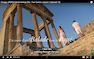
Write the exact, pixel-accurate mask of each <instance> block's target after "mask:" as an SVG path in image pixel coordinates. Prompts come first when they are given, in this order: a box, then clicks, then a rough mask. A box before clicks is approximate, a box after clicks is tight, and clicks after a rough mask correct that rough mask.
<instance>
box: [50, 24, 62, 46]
mask: <svg viewBox="0 0 94 59" xmlns="http://www.w3.org/2000/svg"><path fill="white" fill-rule="evenodd" d="M51 25H52V28H53V31H54V34H55V37H56V39H57V42H58V46H59V48H62V47H63V46H62V44H61V42H59V37H58V34H57V32H56V28H55V26H54V24H53V22H51Z"/></svg>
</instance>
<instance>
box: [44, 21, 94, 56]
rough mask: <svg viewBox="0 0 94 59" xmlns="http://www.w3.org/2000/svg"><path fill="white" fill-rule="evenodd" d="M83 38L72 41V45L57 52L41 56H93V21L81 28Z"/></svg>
mask: <svg viewBox="0 0 94 59" xmlns="http://www.w3.org/2000/svg"><path fill="white" fill-rule="evenodd" d="M83 32H84V34H85V36H83V37H81V38H80V37H78V38H77V39H74V40H73V42H72V43H70V44H69V45H68V46H66V47H64V48H60V49H58V50H57V51H60V53H49V54H44V55H42V56H87V55H88V56H94V20H93V21H91V22H90V23H88V24H87V25H86V26H85V27H83Z"/></svg>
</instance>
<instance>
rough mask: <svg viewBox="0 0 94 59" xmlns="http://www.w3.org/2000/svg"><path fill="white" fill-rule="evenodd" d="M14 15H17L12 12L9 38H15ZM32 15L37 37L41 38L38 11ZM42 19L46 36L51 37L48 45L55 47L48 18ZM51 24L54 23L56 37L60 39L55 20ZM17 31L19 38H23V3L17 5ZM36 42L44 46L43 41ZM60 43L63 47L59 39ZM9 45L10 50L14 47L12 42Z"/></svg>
mask: <svg viewBox="0 0 94 59" xmlns="http://www.w3.org/2000/svg"><path fill="white" fill-rule="evenodd" d="M14 16H15V14H14V13H11V14H10V22H9V39H14V38H13V29H14V28H13V27H14ZM32 17H33V24H34V33H35V38H39V36H40V31H39V28H38V22H37V18H36V12H33V13H32ZM42 19H43V21H44V30H45V33H46V36H47V37H48V38H49V40H48V45H49V47H50V48H55V46H54V44H53V42H52V37H51V34H50V31H49V27H48V24H47V22H46V18H45V17H42ZM51 25H52V28H53V31H54V34H55V37H56V39H57V41H58V39H59V38H58V35H57V32H56V29H55V26H54V24H53V22H51ZM16 32H17V40H22V39H23V23H22V7H21V4H18V5H17V31H16ZM50 40H51V42H50ZM16 44H19V43H16ZM36 44H37V47H43V44H42V42H38V41H37V42H36ZM58 45H59V48H61V47H62V45H61V43H60V42H59V41H58ZM8 47H9V49H8V51H10V50H11V49H12V48H13V45H12V43H11V42H9V44H8Z"/></svg>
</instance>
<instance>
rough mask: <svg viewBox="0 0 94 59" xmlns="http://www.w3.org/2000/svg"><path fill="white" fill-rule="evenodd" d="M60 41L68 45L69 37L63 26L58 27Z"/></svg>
mask: <svg viewBox="0 0 94 59" xmlns="http://www.w3.org/2000/svg"><path fill="white" fill-rule="evenodd" d="M58 34H59V41H61V42H62V43H63V45H64V46H66V45H68V41H67V37H66V34H65V32H64V30H63V29H62V28H61V26H59V27H58Z"/></svg>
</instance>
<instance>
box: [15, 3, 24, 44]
mask: <svg viewBox="0 0 94 59" xmlns="http://www.w3.org/2000/svg"><path fill="white" fill-rule="evenodd" d="M17 40H21V41H22V40H23V23H22V7H21V4H18V5H17ZM18 43H21V42H16V44H18Z"/></svg>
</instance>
